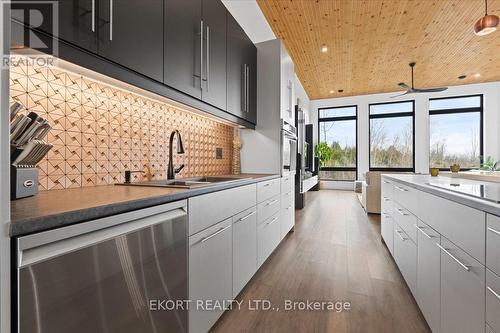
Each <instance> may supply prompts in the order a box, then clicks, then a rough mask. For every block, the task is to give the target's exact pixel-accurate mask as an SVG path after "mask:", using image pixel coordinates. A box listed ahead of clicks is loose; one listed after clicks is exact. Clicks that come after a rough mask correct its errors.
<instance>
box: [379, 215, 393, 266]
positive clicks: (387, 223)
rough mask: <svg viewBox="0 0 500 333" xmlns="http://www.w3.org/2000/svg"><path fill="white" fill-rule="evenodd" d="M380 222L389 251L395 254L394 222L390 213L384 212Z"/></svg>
mask: <svg viewBox="0 0 500 333" xmlns="http://www.w3.org/2000/svg"><path fill="white" fill-rule="evenodd" d="M380 223H381V226H380V228H381V233H382V238H383V240H384V242H385V245H387V248H388V249H389V252H390V253H391V254H392V255H393V256H394V222H393V220H392V216H391V215H389V214H388V213H382V220H381V222H380Z"/></svg>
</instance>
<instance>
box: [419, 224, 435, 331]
mask: <svg viewBox="0 0 500 333" xmlns="http://www.w3.org/2000/svg"><path fill="white" fill-rule="evenodd" d="M417 231H418V234H417V296H416V300H417V303H418V305H419V307H420V310H421V311H422V313H423V315H424V317H425V319H426V320H427V324H429V327H430V328H431V330H432V332H434V333H438V332H440V323H441V313H440V311H441V290H440V287H441V250H440V249H439V247H438V246H437V244H440V242H441V235H439V233H437V232H436V231H435V230H433V229H432V228H431V227H429V226H427V225H426V224H425V223H423V222H422V221H418V226H417Z"/></svg>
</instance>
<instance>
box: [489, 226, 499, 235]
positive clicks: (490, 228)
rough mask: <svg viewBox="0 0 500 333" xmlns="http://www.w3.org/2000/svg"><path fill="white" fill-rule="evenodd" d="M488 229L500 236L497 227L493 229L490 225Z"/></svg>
mask: <svg viewBox="0 0 500 333" xmlns="http://www.w3.org/2000/svg"><path fill="white" fill-rule="evenodd" d="M488 231H491V232H492V233H494V234H497V235H499V236H500V231H498V230H496V229H493V228H492V227H488Z"/></svg>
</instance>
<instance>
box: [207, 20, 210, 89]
mask: <svg viewBox="0 0 500 333" xmlns="http://www.w3.org/2000/svg"><path fill="white" fill-rule="evenodd" d="M209 89H210V27H209V26H208V25H207V92H208V91H209Z"/></svg>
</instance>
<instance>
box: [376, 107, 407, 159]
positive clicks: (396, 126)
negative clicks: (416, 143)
mask: <svg viewBox="0 0 500 333" xmlns="http://www.w3.org/2000/svg"><path fill="white" fill-rule="evenodd" d="M370 165H371V167H375V168H411V167H413V124H412V119H411V117H401V118H379V119H371V120H370Z"/></svg>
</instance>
